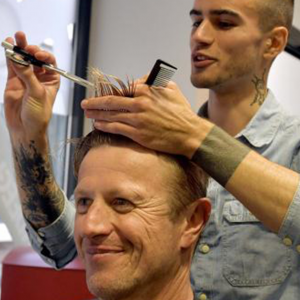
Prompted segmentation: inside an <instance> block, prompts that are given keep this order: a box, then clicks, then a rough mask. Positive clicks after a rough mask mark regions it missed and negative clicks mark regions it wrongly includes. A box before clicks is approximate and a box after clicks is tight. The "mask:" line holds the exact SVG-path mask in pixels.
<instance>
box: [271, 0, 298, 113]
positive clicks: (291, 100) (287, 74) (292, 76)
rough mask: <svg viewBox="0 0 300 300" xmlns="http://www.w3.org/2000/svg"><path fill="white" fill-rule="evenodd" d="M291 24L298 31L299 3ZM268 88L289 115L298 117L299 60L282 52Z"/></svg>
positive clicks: (272, 70)
mask: <svg viewBox="0 0 300 300" xmlns="http://www.w3.org/2000/svg"><path fill="white" fill-rule="evenodd" d="M293 24H294V26H295V27H296V28H298V29H299V30H300V1H299V0H295V11H294V21H293ZM269 87H270V88H271V89H272V90H273V92H274V93H275V95H276V97H277V99H278V100H279V102H280V103H281V104H282V105H283V106H284V108H285V109H286V110H287V111H289V112H290V113H291V114H294V115H299V116H300V59H297V58H295V57H294V56H292V55H290V54H288V53H287V52H283V53H282V54H280V55H279V56H278V57H277V59H276V60H275V62H274V65H273V67H272V69H271V72H270V77H269Z"/></svg>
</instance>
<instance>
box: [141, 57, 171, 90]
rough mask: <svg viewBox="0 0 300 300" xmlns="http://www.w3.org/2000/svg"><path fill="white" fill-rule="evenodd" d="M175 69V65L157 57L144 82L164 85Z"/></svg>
mask: <svg viewBox="0 0 300 300" xmlns="http://www.w3.org/2000/svg"><path fill="white" fill-rule="evenodd" d="M176 70H177V68H176V67H174V66H172V65H170V64H168V63H166V62H164V61H162V60H161V59H158V60H157V61H156V63H155V65H154V67H153V68H152V70H151V72H150V74H149V76H148V79H147V81H146V84H148V85H150V86H151V85H153V86H161V87H165V86H167V84H168V82H169V81H170V79H171V78H172V76H173V75H174V73H175V71H176Z"/></svg>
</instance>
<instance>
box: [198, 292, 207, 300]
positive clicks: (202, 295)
mask: <svg viewBox="0 0 300 300" xmlns="http://www.w3.org/2000/svg"><path fill="white" fill-rule="evenodd" d="M199 300H207V296H206V295H205V294H204V293H203V294H201V295H200V296H199Z"/></svg>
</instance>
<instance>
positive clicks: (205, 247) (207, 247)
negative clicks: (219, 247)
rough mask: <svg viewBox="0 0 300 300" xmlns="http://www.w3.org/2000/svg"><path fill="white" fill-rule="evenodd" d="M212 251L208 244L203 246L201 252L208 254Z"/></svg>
mask: <svg viewBox="0 0 300 300" xmlns="http://www.w3.org/2000/svg"><path fill="white" fill-rule="evenodd" d="M209 251H210V248H209V246H208V245H206V244H205V245H203V246H202V247H201V252H202V253H203V254H207V253H208V252H209Z"/></svg>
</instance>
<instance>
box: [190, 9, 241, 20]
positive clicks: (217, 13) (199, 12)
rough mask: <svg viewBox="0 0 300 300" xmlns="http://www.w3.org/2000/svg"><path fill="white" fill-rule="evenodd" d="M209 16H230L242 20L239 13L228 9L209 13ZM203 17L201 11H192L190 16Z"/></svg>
mask: <svg viewBox="0 0 300 300" xmlns="http://www.w3.org/2000/svg"><path fill="white" fill-rule="evenodd" d="M209 14H210V15H213V16H222V15H229V16H232V17H235V18H240V15H239V14H238V13H236V12H234V11H232V10H228V9H214V10H211V11H209ZM202 15H203V13H202V11H200V10H197V9H192V10H191V11H190V16H202Z"/></svg>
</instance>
